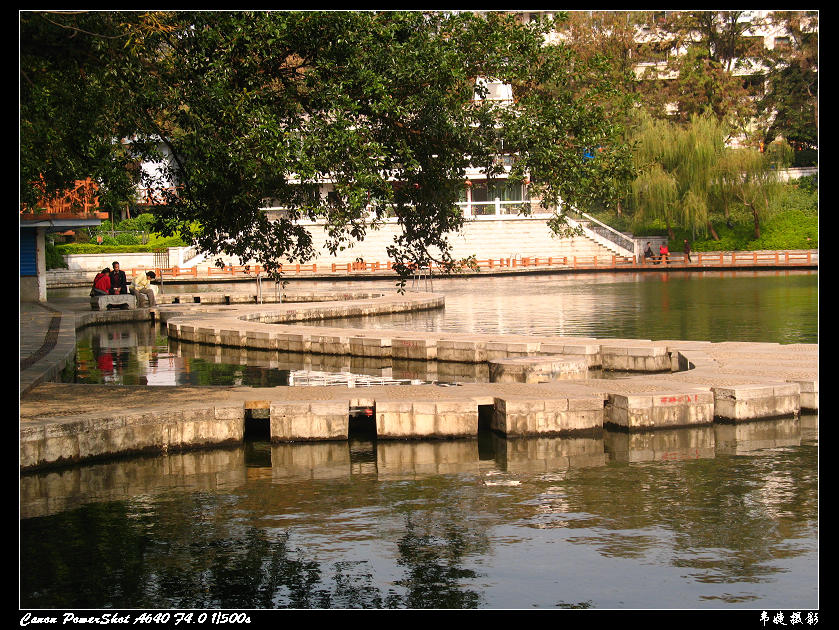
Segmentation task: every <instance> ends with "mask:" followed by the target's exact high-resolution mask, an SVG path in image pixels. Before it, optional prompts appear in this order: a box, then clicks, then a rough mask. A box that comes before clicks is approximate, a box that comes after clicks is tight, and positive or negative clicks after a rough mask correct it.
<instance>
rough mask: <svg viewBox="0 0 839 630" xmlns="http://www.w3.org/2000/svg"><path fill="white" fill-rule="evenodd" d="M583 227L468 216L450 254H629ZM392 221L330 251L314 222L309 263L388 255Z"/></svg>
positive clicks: (233, 260) (603, 256) (479, 257)
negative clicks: (570, 233) (568, 229)
mask: <svg viewBox="0 0 839 630" xmlns="http://www.w3.org/2000/svg"><path fill="white" fill-rule="evenodd" d="M580 224H581V226H582V227H583V229H584V232H585V234H584V235H583V236H577V237H573V238H559V237H556V236H555V235H553V233H552V232H551V230H550V228H549V227H548V225H547V220H546V218H541V217H515V218H511V217H504V218H481V219H476V220H473V221H470V222H468V223H467V224H466V225H465V226H464V228H463V230H462V232H461V233H459V234H454V235H452V236H451V237H450V242H451V245H452V254H453V256H454V257H455V258H466V257H468V256H471V255H474V256H475V257H476V258H477V260H478V261H481V260H487V259H490V258H492V259H494V260H497V259H499V258H505V259H506V258H550V257H553V258H561V257H568V258H569V259H572V258H573V257H574V256H577V257H578V258H591V257H593V256H597V257H598V258H600V259H607V258H611V257H612V256H627V255H629V254H628V253H627V251H626V250H625V249H622V248H621V247H619V246H617V245H615V244H614V243H611V242H610V241H608V240H607V239H604V238H601V237H598V235H597V234H596V233H594V232H593V231H592V230H590V229H587V225H586V224H585V223H584V222H582V221H581V222H580ZM397 230H398V226H397V225H396V224H386V225H384V226H383V227H382V228H381V229H379V230H369V231H368V232H367V235H366V237H365V239H364V242H363V243H356V244H355V245H354V246H353V247H349V248H347V249H344V250H343V251H339V252H337V253H336V255H335V256H332V255H331V254H330V253H329V251H328V250H327V249H326V247H325V241H326V239H325V235H324V234H323V232H322V230H320V229H318V228H317V226H313V230H312V233H313V243H314V246H315V248H316V250H317V251H319V252H320V255H318V256H317V257H316V258H315V259H314V260H311V261H309V262H310V263H317V265H318V266H319V267H321V266H331V265H332V264H333V263H336V264H339V265H340V264H346V263H352V262H355V261H356V260H359V259H361V260H363V261H365V262H377V261H378V262H381V263H384V262H385V261H387V260H388V258H389V257H388V255H387V247H388V246H389V245H390V244H392V243H393V237H394V236H395V235H396V233H397ZM222 259H223V260H225V262H226V263H227V264H230V265H241V264H248V263H249V264H255V262H254V261H240V260H239V259H238V258H233V257H231V258H230V259H229V260H228V259H227V258H225V257H222ZM208 264H209V263H208Z"/></svg>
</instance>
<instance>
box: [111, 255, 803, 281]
mask: <svg viewBox="0 0 839 630" xmlns="http://www.w3.org/2000/svg"><path fill="white" fill-rule="evenodd" d="M476 263H477V265H478V269H479V270H481V271H490V270H499V269H522V270H526V269H536V268H543V269H550V268H553V269H557V270H559V269H597V270H610V269H615V270H633V269H637V270H642V269H648V270H652V269H661V268H664V267H665V266H666V267H667V268H679V269H699V268H702V269H714V268H717V269H728V268H731V267H741V266H750V267H761V266H764V267H772V266H782V265H783V266H802V267H804V266H812V265H813V264H815V263H814V257H813V253H812V252H809V251H800V252H788V251H780V252H693V253H692V254H691V260H688V258H687V256H686V255H685V254H683V253H682V252H674V253H672V254H670V255H669V256H668V259H667V261H666V262H662V261H656V260H644V259H643V258H642V259H641V260H640V261H635V260H634V259H633V258H631V257H627V256H558V257H557V256H553V257H541V256H540V257H526V258H488V259H484V260H478V261H476ZM281 269H282V271H283V272H284V273H285V274H301V273H318V272H319V271H320V272H321V273H344V274H352V273H354V272H365V271H368V272H375V271H390V270H391V269H393V263H392V261H386V262H384V263H382V262H379V261H376V262H362V261H357V262H350V263H332V264H331V266H330V267H324V266H323V265H321V266H320V267H319V266H318V265H317V263H312V264H308V265H303V264H292V265H283V266H281ZM429 269H430V270H432V271H434V270H438V271H442V268H441V267H440V266H439V265H436V264H432V265H429V266H427V267H425V268H424V270H429ZM124 271H125V272H126V274H128V276H129V277H134V276H135V275H137V274H138V273H141V272H146V271H154V272H155V273H156V275H157V277H158V278H160V277H163V278H165V279H177V278H182V277H191V278H198V277H199V276H201V277H203V276H205V275H206V276H207V277H214V276H229V277H231V278H247V277H252V278H254V279H256V278H257V276H259V275H260V274H262V273H264V271H265V270H264V268H262V267H261V266H260V265H228V266H225V267H213V266H208V267H206V268H202V269H201V270H199V268H198V267H163V268H162V267H142V266H140V267H133V268H130V269H128V268H124ZM205 272H206V273H205Z"/></svg>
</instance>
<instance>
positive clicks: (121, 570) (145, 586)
mask: <svg viewBox="0 0 839 630" xmlns="http://www.w3.org/2000/svg"><path fill="white" fill-rule="evenodd" d="M228 504H229V505H228ZM236 508H237V506H236V505H235V501H231V500H230V499H229V498H225V497H221V496H218V495H215V494H211V493H196V494H192V495H190V496H189V497H184V498H180V499H178V500H171V501H155V502H154V503H148V504H145V502H144V501H143V499H142V498H140V499H138V500H135V501H127V502H114V503H96V504H90V505H86V506H84V507H82V508H80V509H75V510H70V511H65V512H62V513H60V514H57V515H53V516H50V517H46V518H40V519H28V520H26V521H24V522H23V523H22V527H23V530H24V531H23V533H24V535H23V536H22V537H21V541H22V543H21V557H22V558H23V559H24V560H23V561H22V564H21V594H22V595H21V606H22V607H23V608H44V607H48V608H112V607H113V608H141V609H148V608H254V609H272V608H298V609H310V608H318V609H328V608H474V607H476V606H477V605H478V603H479V595H478V594H477V593H475V592H474V591H471V590H469V589H468V588H464V587H463V586H462V584H461V582H462V580H464V579H468V578H470V577H474V573H473V572H472V571H470V570H467V569H464V568H462V567H461V566H460V565H461V563H462V561H463V558H464V557H465V556H466V555H468V554H469V553H471V552H473V551H474V549H475V543H476V539H475V535H474V533H473V532H471V531H469V530H468V529H467V528H466V527H465V526H463V525H462V524H461V523H462V522H463V518H462V515H460V514H458V513H457V511H456V510H455V511H454V512H453V513H450V514H449V515H448V516H447V517H446V518H444V519H443V522H442V523H438V522H437V521H434V523H433V525H431V529H432V530H436V528H438V527H440V528H441V529H440V531H439V532H437V533H434V532H432V531H430V530H427V529H425V528H420V527H419V526H418V525H416V523H415V522H414V521H413V520H412V519H411V518H407V519H406V521H405V532H404V534H403V535H402V537H401V538H400V539H399V541H398V543H397V549H398V552H399V557H398V560H397V563H398V565H399V566H402V567H405V569H406V573H405V577H404V578H403V579H401V580H398V581H396V585H397V586H398V587H400V591H403V592H397V591H396V590H394V589H393V588H390V589H388V590H387V592H383V591H382V590H381V589H380V587H378V586H377V585H376V584H375V582H376V580H375V577H374V575H373V573H372V569H371V567H370V565H369V563H368V562H366V561H341V562H336V563H334V565H333V566H331V567H329V566H326V564H325V563H321V562H319V561H318V560H317V559H316V558H315V555H316V554H315V553H312V552H310V551H308V550H307V549H306V548H305V545H304V546H300V547H298V546H296V545H295V544H293V543H292V540H291V534H290V532H289V531H278V530H271V529H266V528H264V527H256V526H252V525H247V524H244V523H242V522H239V521H238V520H237V519H236V518H235V513H236V511H237V510H236ZM427 525H428V524H427ZM54 531H60V532H61V536H60V538H56V537H55V536H52V535H51V533H52V532H54ZM477 542H478V546H481V545H485V541H484V540H482V539H480V536H478V540H477Z"/></svg>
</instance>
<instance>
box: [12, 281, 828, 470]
mask: <svg viewBox="0 0 839 630" xmlns="http://www.w3.org/2000/svg"><path fill="white" fill-rule="evenodd" d="M350 298H356V299H350ZM292 299H293V296H290V295H287V296H285V300H286V301H284V302H282V303H275V304H255V303H254V298H253V297H252V296H247V297H246V296H240V295H235V294H234V295H232V296H231V295H227V296H225V294H221V295H219V294H218V293H214V294H203V295H201V294H189V295H179V296H171V295H169V296H166V298H165V301H164V300H159V301H160V302H161V304H159V305H158V306H157V307H156V308H154V309H136V310H134V311H131V312H127V311H115V312H112V313H109V312H95V313H84V314H82V313H75V314H72V317H73V318H74V325H75V326H76V327H81V326H85V325H91V324H96V323H104V322H107V321H110V320H119V321H128V320H131V319H134V320H136V319H150V318H157V319H160V320H161V321H162V322H164V323H165V325H166V327H167V331H168V334H169V336H170V338H172V339H174V340H177V341H178V342H181V343H187V344H202V347H219V348H225V349H227V350H230V351H234V352H235V351H240V352H247V351H249V350H258V351H262V352H299V353H309V354H317V355H322V356H330V357H334V356H351V357H373V358H377V359H390V360H411V361H414V362H417V361H421V362H424V364H425V365H427V366H428V368H427V369H428V371H429V373H431V374H435V375H436V374H440V373H441V372H443V373H449V374H455V373H457V372H458V371H459V370H462V371H463V372H464V373H469V371H470V370H475V369H481V370H483V371H484V372H485V373H486V374H488V375H490V380H495V381H498V382H489V383H486V382H485V383H462V384H460V385H458V386H456V387H440V386H437V385H434V384H426V385H387V386H384V385H382V386H372V387H364V388H347V387H341V386H322V387H275V388H249V387H212V388H208V387H177V388H173V387H121V388H119V393H118V396H117V398H116V399H115V398H114V388H113V387H112V386H104V385H103V386H99V385H76V384H59V383H41V384H38V385H35V386H33V387H31V389H30V388H28V389H27V391H26V392H23V391H22V397H21V404H20V467H21V470H34V469H37V468H41V467H44V466H49V465H56V464H62V463H71V462H77V461H83V460H88V459H91V458H103V457H112V456H116V455H122V454H127V453H136V452H144V451H148V452H167V451H171V450H181V449H191V448H199V447H208V446H215V445H222V444H227V443H236V442H241V441H242V440H243V438H244V435H245V431H246V428H247V426H248V423H249V422H251V421H253V420H252V418H255V417H268V419H269V420H268V422H269V427H270V437H271V440H272V442H274V443H277V444H279V443H284V442H298V441H333V440H347V439H348V436H349V434H350V430H351V427H350V411H351V410H352V409H356V408H369V409H372V410H374V422H375V430H376V436H377V438H378V439H380V440H388V439H390V440H403V439H428V438H446V439H458V438H470V437H474V436H476V435H477V433H478V429H479V424H483V425H485V426H488V427H489V428H491V429H492V430H494V431H496V432H497V433H499V434H501V435H505V436H509V437H533V436H554V435H560V436H562V435H587V434H592V433H598V432H600V431H601V430H602V429H603V428H604V427H608V428H612V429H619V430H623V431H626V432H628V433H633V432H643V431H650V430H660V429H661V430H665V429H673V428H677V427H697V426H707V425H710V424H712V423H740V422H745V421H753V420H760V419H770V418H783V417H795V416H798V415H799V413H800V412H801V410H802V409H803V410H812V411H816V410H817V409H818V346H817V345H815V344H796V345H781V344H772V343H740V342H737V343H710V342H691V341H650V340H635V339H632V340H619V339H600V340H598V339H591V338H557V337H538V338H537V337H528V336H521V335H518V336H502V335H471V334H455V333H429V332H411V331H394V330H391V331H385V330H369V329H367V330H353V329H346V328H341V327H340V322H339V321H338V320H339V319H340V318H342V317H351V316H357V315H370V314H379V313H391V312H398V311H406V310H414V309H426V308H436V307H438V306H440V305H441V304H442V298H441V297H440V296H437V295H428V294H410V295H401V296H400V295H385V294H364V295H363V296H358V295H350V294H346V293H342V294H341V295H332V296H328V295H327V296H324V295H317V296H316V295H301V296H297V297H296V301H291V300H292ZM166 302H168V303H166ZM67 316H68V317H70V314H67ZM332 318H335V319H336V327H334V328H332V327H329V328H327V327H323V326H318V327H313V326H306V324H305V322H306V321H307V320H308V321H311V320H314V319H317V320H321V319H332ZM277 323H282V325H277ZM582 365H585V366H587V367H588V368H601V369H606V370H615V371H627V374H626V378H620V379H603V378H586V377H585V375H584V374H582V373H581V366H582ZM103 402H107V404H103Z"/></svg>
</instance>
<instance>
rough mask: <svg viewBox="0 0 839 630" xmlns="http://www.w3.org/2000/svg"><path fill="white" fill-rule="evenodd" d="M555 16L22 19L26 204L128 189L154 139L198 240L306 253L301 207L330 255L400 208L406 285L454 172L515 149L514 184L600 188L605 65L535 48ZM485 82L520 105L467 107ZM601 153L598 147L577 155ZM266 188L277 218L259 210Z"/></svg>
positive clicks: (438, 223) (439, 226)
mask: <svg viewBox="0 0 839 630" xmlns="http://www.w3.org/2000/svg"><path fill="white" fill-rule="evenodd" d="M550 26H551V25H550V24H549V23H548V22H539V21H536V22H531V23H528V24H521V23H519V22H517V21H516V20H515V19H514V18H513V17H512V16H509V15H506V14H502V13H487V14H473V13H468V12H466V13H463V12H453V13H443V12H381V13H380V12H338V11H328V12H289V11H274V12H165V13H148V14H146V13H119V12H92V13H68V12H65V13H42V12H37V13H36V12H33V13H23V14H22V16H21V76H22V78H21V85H22V89H21V138H22V142H21V144H22V147H21V148H22V151H21V153H22V157H21V163H22V168H21V188H22V191H23V192H22V195H21V196H22V199H23V201H25V202H26V201H31V200H32V199H33V198H35V196H36V195H37V194H38V193H40V192H42V191H43V188H38V185H39V186H41V187H46V190H47V191H58V190H61V188H62V187H66V184H67V183H68V181H70V180H72V179H73V178H74V177H83V176H93V177H95V178H96V179H97V181H99V183H100V186H101V188H102V189H103V191H105V194H113V195H115V196H119V195H125V194H127V193H126V191H127V187H128V183H129V181H130V179H131V176H132V175H134V176H135V177H136V176H138V172H137V170H136V168H133V169H132V165H136V163H137V161H138V160H139V159H142V158H148V157H150V156H152V155H153V152H152V150H153V147H155V146H160V147H164V148H165V149H166V151H167V153H168V154H170V155H171V156H173V159H172V160H171V171H170V172H168V173H166V174H167V175H169V176H170V177H171V178H173V179H174V180H176V181H177V183H178V189H177V194H175V195H170V196H169V197H168V198H167V204H166V205H165V206H163V207H161V209H160V210H159V212H157V217H158V228H159V229H160V230H161V231H162V232H164V233H165V234H171V233H181V234H183V235H187V236H189V237H191V238H192V239H193V240H194V242H195V243H196V244H197V245H198V246H199V247H200V248H201V249H202V250H204V251H207V252H210V253H213V254H218V253H225V254H228V255H235V256H238V257H239V258H241V259H243V260H248V259H254V260H257V261H259V262H260V263H261V264H263V265H264V266H266V268H268V269H269V271H272V270H273V271H275V270H276V269H277V265H278V264H280V263H283V262H288V261H294V260H297V261H300V260H306V259H307V258H309V257H311V256H312V255H313V254H314V252H313V248H312V238H311V234H310V233H309V232H308V230H307V229H306V228H305V227H304V226H302V225H301V223H300V221H299V220H300V219H301V218H310V219H319V220H321V221H322V222H323V223H325V229H326V231H327V233H328V235H329V239H328V244H329V246H330V247H331V248H332V249H334V250H337V249H338V248H341V247H344V246H347V245H348V244H350V243H352V242H354V241H358V240H361V239H363V238H364V235H365V232H366V230H367V229H370V228H371V227H373V228H375V226H376V222H377V221H380V220H381V219H383V218H384V217H385V216H395V217H396V218H397V220H398V222H399V224H400V226H401V228H402V231H401V235H400V236H399V237H398V238H397V239H396V240H395V241H394V243H393V245H392V246H391V247H390V249H389V252H388V253H389V255H390V256H391V258H392V259H394V260H395V261H396V263H397V271H399V272H400V274H403V277H404V274H406V273H407V270H408V269H409V268H410V266H411V265H413V264H423V263H426V262H428V261H429V260H431V259H434V260H437V261H440V262H442V263H443V264H445V265H454V263H455V261H453V260H452V258H451V256H450V252H449V244H448V236H449V235H450V234H451V233H453V232H455V231H457V230H458V229H459V228H460V226H461V225H462V222H463V216H462V214H461V212H460V211H459V210H458V208H457V206H456V205H455V202H456V201H457V199H458V195H459V193H460V191H461V190H462V186H463V181H464V179H465V177H466V170H467V168H475V167H479V168H482V169H484V171H485V172H486V173H487V174H488V176H489V177H495V176H497V175H498V174H499V173H500V172H501V171H500V169H501V168H502V166H501V160H500V159H499V158H500V156H501V155H514V156H515V161H514V164H513V167H512V171H511V172H510V173H509V177H510V178H511V179H512V180H513V181H524V180H525V179H526V178H528V179H529V185H530V187H531V195H534V196H538V197H540V198H542V199H543V203H544V204H546V205H554V204H556V203H557V202H558V201H559V200H560V199H562V200H563V201H565V202H568V203H572V204H573V203H576V201H577V200H580V199H586V198H589V197H591V196H592V195H593V194H595V193H598V194H602V189H603V188H604V187H607V186H611V185H613V183H614V180H613V178H611V177H610V172H611V171H612V170H613V168H614V165H615V164H616V163H620V162H621V161H623V162H624V163H625V160H626V148H625V146H624V145H623V144H622V143H621V142H620V140H619V138H620V137H621V132H622V129H621V126H620V124H619V122H618V121H620V120H621V118H620V117H616V116H613V115H612V116H609V115H606V114H605V112H604V107H603V104H604V103H605V102H609V103H611V105H610V107H614V102H615V99H614V98H613V96H614V88H615V85H614V83H613V82H611V81H610V80H609V79H608V77H607V75H606V74H605V73H601V72H599V71H598V67H602V63H603V61H602V59H597V58H596V57H594V58H589V59H581V58H579V56H577V55H575V54H574V52H573V50H572V49H571V48H570V47H568V46H565V45H562V44H555V45H546V43H545V37H544V35H545V33H547V32H548V30H549V29H550ZM598 64H601V65H600V66H599V65H598ZM479 77H485V78H488V79H492V80H500V81H504V82H506V83H507V84H509V85H512V87H513V94H514V101H513V102H512V103H509V104H507V105H505V106H499V104H497V103H495V102H493V101H492V100H491V99H485V100H481V99H478V100H475V99H474V94H475V89H476V81H477V79H478V78H479ZM477 85H478V86H480V83H479V82H478V83H477ZM478 90H479V92H480V90H481V88H480V87H478ZM595 147H599V148H602V155H603V159H600V160H585V159H584V157H583V156H584V154H585V152H586V151H587V150H591V149H592V148H595ZM327 180H328V181H331V182H334V184H335V187H336V190H337V192H338V193H339V194H338V195H337V196H336V197H333V198H331V199H329V200H328V201H327V199H325V198H322V197H321V195H319V194H318V185H319V183H321V182H323V181H327ZM36 184H37V185H36ZM142 184H143V185H144V186H147V187H150V186H154V185H156V184H157V185H159V184H160V182H154V181H150V180H147V181H143V182H142ZM266 198H271V199H273V200H275V202H274V203H276V204H279V205H281V206H283V207H285V208H287V209H288V216H287V218H283V219H280V220H274V221H269V220H268V219H267V218H266V215H265V213H264V212H262V211H261V210H260V207H261V206H262V205H263V200H264V199H266ZM371 208H372V212H373V214H372V217H373V220H372V221H371V217H370V210H371Z"/></svg>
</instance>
